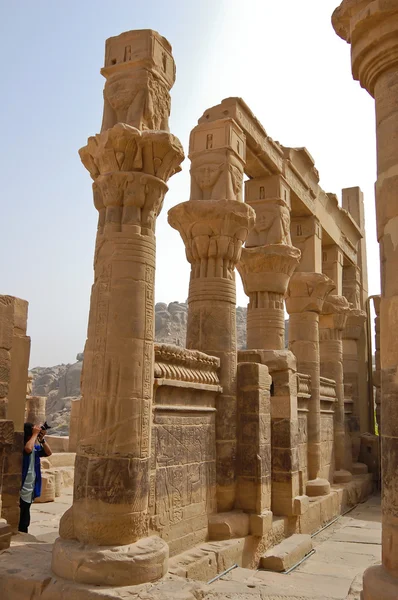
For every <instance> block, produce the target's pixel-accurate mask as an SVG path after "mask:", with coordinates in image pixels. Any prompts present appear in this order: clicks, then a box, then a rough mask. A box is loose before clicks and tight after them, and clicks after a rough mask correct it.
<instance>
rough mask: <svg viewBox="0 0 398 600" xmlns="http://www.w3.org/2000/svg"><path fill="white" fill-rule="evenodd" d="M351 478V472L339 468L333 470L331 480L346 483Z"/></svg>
mask: <svg viewBox="0 0 398 600" xmlns="http://www.w3.org/2000/svg"><path fill="white" fill-rule="evenodd" d="M351 480H352V474H351V473H350V472H349V471H346V470H345V469H340V471H335V472H334V473H333V481H334V483H348V482H349V481H351Z"/></svg>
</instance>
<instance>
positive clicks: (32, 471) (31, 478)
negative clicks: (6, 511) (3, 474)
mask: <svg viewBox="0 0 398 600" xmlns="http://www.w3.org/2000/svg"><path fill="white" fill-rule="evenodd" d="M45 434H46V428H45V427H44V426H41V425H33V423H25V425H24V449H23V458H22V485H21V490H20V493H19V507H20V516H19V526H18V531H21V532H23V533H28V527H29V525H30V507H31V505H32V502H33V501H34V499H35V498H38V497H39V496H40V495H41V469H40V457H42V456H51V454H52V452H51V448H50V446H49V445H48V443H47V441H46V440H45Z"/></svg>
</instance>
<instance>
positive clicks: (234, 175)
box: [169, 119, 254, 512]
mask: <svg viewBox="0 0 398 600" xmlns="http://www.w3.org/2000/svg"><path fill="white" fill-rule="evenodd" d="M189 152H190V154H189V156H190V159H191V161H192V164H191V199H190V200H189V201H188V202H184V203H182V204H179V205H177V206H175V207H173V208H172V209H171V210H170V211H169V223H170V225H171V226H172V227H173V228H174V229H177V230H178V231H179V232H180V234H181V237H182V239H183V241H184V244H185V250H186V256H187V259H188V261H189V262H190V263H191V278H190V284H189V295H188V323H187V348H192V349H197V350H201V351H202V352H206V353H208V354H211V355H212V356H217V357H219V358H220V360H221V366H220V384H221V386H222V388H223V392H222V394H220V395H219V396H218V397H217V404H216V408H217V413H216V455H217V509H218V512H226V511H230V510H231V509H232V508H233V507H234V505H235V498H236V451H237V439H236V421H237V397H236V373H237V348H236V286H235V266H236V264H237V262H238V261H239V259H240V255H241V250H242V244H243V243H244V242H245V241H246V238H247V235H248V232H249V230H250V229H251V228H252V226H253V225H254V211H253V209H252V208H250V206H248V205H246V204H244V203H243V202H241V201H240V200H241V197H242V181H243V165H244V157H245V137H244V134H243V132H242V131H241V129H240V128H239V127H238V126H237V125H236V123H235V122H234V121H233V120H232V119H222V120H220V121H213V122H211V123H204V124H203V125H198V126H197V127H195V129H193V131H192V132H191V137H190V146H189Z"/></svg>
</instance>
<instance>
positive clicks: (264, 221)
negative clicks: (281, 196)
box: [246, 202, 292, 248]
mask: <svg viewBox="0 0 398 600" xmlns="http://www.w3.org/2000/svg"><path fill="white" fill-rule="evenodd" d="M251 206H253V208H254V209H255V211H256V224H255V226H254V227H253V229H252V231H251V232H250V235H249V237H248V240H247V244H246V246H247V247H248V248H250V247H252V246H264V245H269V244H285V245H288V246H291V245H292V240H291V237H290V211H289V209H288V208H287V206H286V205H285V204H284V203H283V202H278V203H277V202H273V203H269V202H266V203H262V204H260V203H258V202H256V203H251Z"/></svg>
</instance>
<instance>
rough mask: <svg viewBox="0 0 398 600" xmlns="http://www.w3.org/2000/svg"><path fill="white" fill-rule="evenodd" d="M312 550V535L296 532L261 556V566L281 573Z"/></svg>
mask: <svg viewBox="0 0 398 600" xmlns="http://www.w3.org/2000/svg"><path fill="white" fill-rule="evenodd" d="M311 550H312V539H311V536H310V535H307V534H303V533H295V534H294V535H292V536H290V537H288V538H286V540H283V542H281V543H280V544H278V545H277V546H274V547H273V548H270V549H269V550H267V552H266V553H265V554H264V555H263V556H262V557H261V558H260V567H261V568H262V569H267V570H268V571H276V572H278V573H281V572H282V571H287V570H288V569H290V568H291V567H293V566H294V565H295V564H297V563H298V562H299V561H300V560H302V559H303V558H304V557H305V556H306V555H307V554H308V553H309V552H311Z"/></svg>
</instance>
